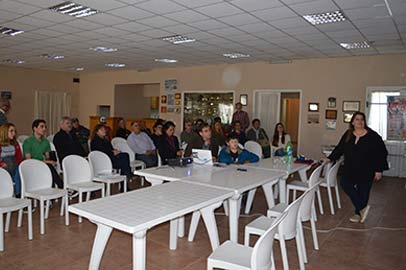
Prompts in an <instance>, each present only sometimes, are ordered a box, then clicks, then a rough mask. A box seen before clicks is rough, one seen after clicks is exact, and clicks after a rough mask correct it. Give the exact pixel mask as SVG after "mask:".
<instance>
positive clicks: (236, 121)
mask: <svg viewBox="0 0 406 270" xmlns="http://www.w3.org/2000/svg"><path fill="white" fill-rule="evenodd" d="M236 124H240V125H241V121H240V120H235V121H234V122H233V123H232V125H233V127H235V125H236Z"/></svg>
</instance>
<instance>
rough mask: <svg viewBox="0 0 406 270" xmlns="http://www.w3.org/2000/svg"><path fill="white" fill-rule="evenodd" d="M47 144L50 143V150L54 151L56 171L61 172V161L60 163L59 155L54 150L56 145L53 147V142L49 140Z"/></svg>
mask: <svg viewBox="0 0 406 270" xmlns="http://www.w3.org/2000/svg"><path fill="white" fill-rule="evenodd" d="M49 144H50V145H51V151H55V156H56V165H55V166H56V171H57V172H58V173H62V170H61V163H60V160H59V157H58V153H57V152H56V147H55V144H54V143H53V142H51V141H49Z"/></svg>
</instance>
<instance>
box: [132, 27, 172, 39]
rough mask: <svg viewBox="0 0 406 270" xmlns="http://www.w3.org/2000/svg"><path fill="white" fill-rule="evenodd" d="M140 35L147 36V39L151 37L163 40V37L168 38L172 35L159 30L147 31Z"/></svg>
mask: <svg viewBox="0 0 406 270" xmlns="http://www.w3.org/2000/svg"><path fill="white" fill-rule="evenodd" d="M139 34H141V35H144V36H147V37H151V38H161V37H166V36H170V35H171V33H169V32H166V31H163V30H159V29H152V30H146V31H142V32H140V33H139Z"/></svg>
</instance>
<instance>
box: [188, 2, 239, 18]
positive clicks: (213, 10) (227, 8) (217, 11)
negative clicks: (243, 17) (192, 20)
mask: <svg viewBox="0 0 406 270" xmlns="http://www.w3.org/2000/svg"><path fill="white" fill-rule="evenodd" d="M195 10H196V11H197V12H200V13H203V14H205V15H207V16H209V17H213V18H219V17H225V16H231V15H234V14H239V13H243V11H242V10H241V9H239V8H236V7H234V6H232V5H230V4H228V3H219V4H214V5H210V6H205V7H200V8H196V9H195Z"/></svg>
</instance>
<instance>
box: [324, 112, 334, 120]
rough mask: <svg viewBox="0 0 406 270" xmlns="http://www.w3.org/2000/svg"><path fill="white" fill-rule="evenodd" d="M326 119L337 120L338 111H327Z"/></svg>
mask: <svg viewBox="0 0 406 270" xmlns="http://www.w3.org/2000/svg"><path fill="white" fill-rule="evenodd" d="M326 119H332V120H335V119H337V110H326Z"/></svg>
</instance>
